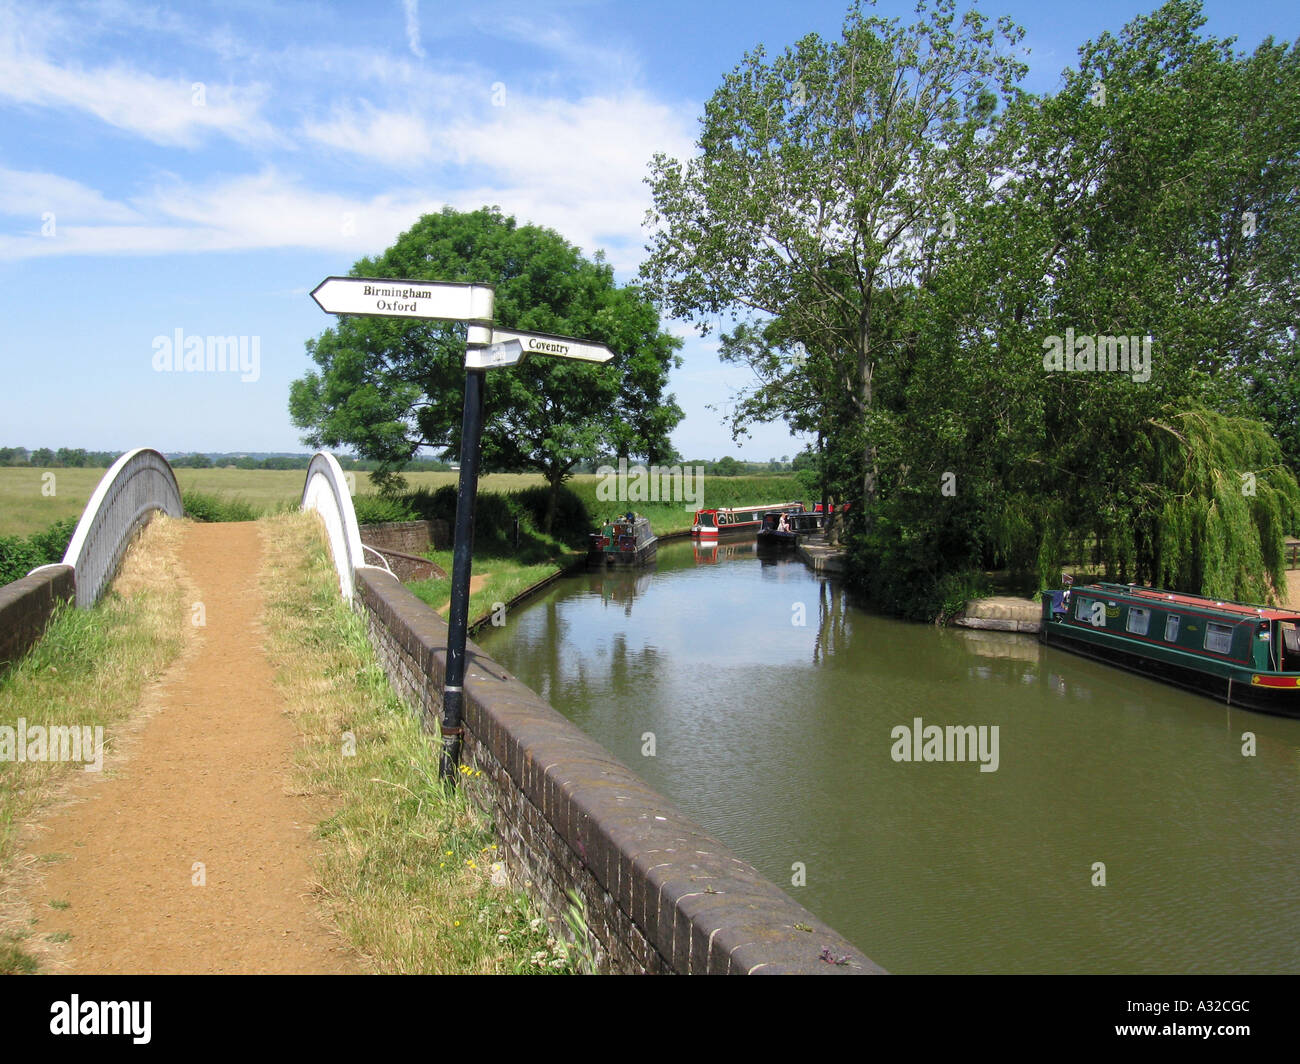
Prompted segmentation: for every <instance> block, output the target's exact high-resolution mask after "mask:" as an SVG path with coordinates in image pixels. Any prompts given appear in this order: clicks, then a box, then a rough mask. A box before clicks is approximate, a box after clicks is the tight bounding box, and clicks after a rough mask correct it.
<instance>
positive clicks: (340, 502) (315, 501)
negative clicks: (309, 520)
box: [301, 451, 386, 603]
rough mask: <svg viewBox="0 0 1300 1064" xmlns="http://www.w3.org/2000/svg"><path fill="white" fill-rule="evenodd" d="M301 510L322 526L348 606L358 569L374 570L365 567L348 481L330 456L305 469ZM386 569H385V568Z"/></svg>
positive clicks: (318, 458) (314, 460)
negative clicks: (314, 516)
mask: <svg viewBox="0 0 1300 1064" xmlns="http://www.w3.org/2000/svg"><path fill="white" fill-rule="evenodd" d="M301 508H302V509H304V510H315V511H316V512H317V513H318V514H320V516H321V521H322V522H323V523H324V525H325V534H326V536H328V537H329V544H330V554H331V555H332V556H333V558H334V568H335V570H336V571H337V572H338V574H339V591H341V592H342V594H343V597H344V598H345V599H347V600H348V602H349V603H350V602H351V601H352V595H353V593H354V591H355V590H356V580H355V575H354V574H355V572H356V570H357V569H361V568H365V569H374V568H378V566H372V565H367V564H366V560H365V551H364V548H363V547H362V544H361V529H360V528H359V527H358V525H357V512H356V509H355V508H354V507H353V505H352V494H351V492H349V491H348V481H347V477H346V476H345V475H344V473H343V469H342V467H341V466H340V465H339V463H338V459H336V458H335V457H334V456H333V455H332V454H326V453H325V452H324V451H318V452H317V453H316V454H315V455H313V456H312V460H311V464H310V465H309V466H308V467H307V482H306V484H304V485H303V489H302V507H301ZM385 568H386V567H385Z"/></svg>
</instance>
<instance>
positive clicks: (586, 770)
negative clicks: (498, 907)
mask: <svg viewBox="0 0 1300 1064" xmlns="http://www.w3.org/2000/svg"><path fill="white" fill-rule="evenodd" d="M355 605H356V607H357V608H358V609H359V610H361V611H362V613H363V615H364V616H365V618H366V622H367V629H368V631H369V633H370V637H371V641H372V643H373V644H374V646H375V648H376V650H377V652H378V655H379V658H380V661H381V662H382V663H383V665H384V668H385V671H386V672H387V673H388V675H389V678H390V679H391V680H392V682H393V685H394V688H395V689H396V690H397V691H398V692H399V693H400V694H402V696H403V697H404V698H406V700H407V701H408V702H409V703H411V704H412V705H413V706H416V707H418V709H419V711H420V713H421V715H422V717H423V720H424V723H425V727H426V729H427V730H429V731H433V730H434V729H435V728H436V723H437V721H438V719H439V718H440V715H441V708H442V707H441V698H442V685H443V676H444V670H445V667H446V639H447V626H446V623H445V622H444V621H443V620H442V618H441V617H439V616H438V615H437V614H436V613H434V611H433V610H431V609H429V607H428V606H426V605H425V604H424V603H423V602H421V601H420V600H419V599H418V598H416V597H415V595H413V594H412V593H411V592H410V591H408V590H407V589H406V588H404V587H403V586H402V585H401V584H400V583H399V582H398V581H396V580H395V579H393V577H391V576H389V575H388V574H387V573H384V572H382V571H379V570H375V569H358V570H357V595H356V599H355ZM466 665H467V668H466V677H465V713H464V726H465V736H464V754H465V760H466V761H467V762H469V763H471V764H473V765H474V766H476V767H477V768H479V769H481V770H482V771H483V777H481V778H476V779H474V780H473V781H472V782H471V781H469V780H466V781H465V786H466V787H467V789H468V790H469V793H470V794H471V795H472V796H473V797H474V798H475V800H476V801H478V802H479V803H480V805H481V806H483V807H484V808H485V810H486V811H487V813H488V814H489V815H490V816H491V817H492V818H493V821H494V825H495V827H496V831H497V835H498V837H499V839H500V840H501V842H502V845H503V850H504V854H505V859H506V861H507V863H508V864H509V866H510V868H511V871H512V873H513V874H514V875H515V877H516V878H517V879H527V880H528V882H529V883H530V884H531V889H532V891H533V893H534V895H535V896H536V897H538V899H539V900H540V901H541V902H542V904H543V905H544V906H545V908H546V909H547V910H548V911H549V912H550V913H551V914H552V915H553V916H556V917H559V916H562V915H563V913H564V912H565V911H566V909H567V908H568V907H569V904H570V901H569V892H570V891H575V892H576V893H577V894H578V896H579V897H581V898H582V899H583V900H584V902H585V905H586V911H587V915H586V921H587V926H588V929H589V932H590V934H591V936H592V938H593V939H594V940H595V945H596V959H597V964H598V967H599V968H600V969H601V970H602V971H611V972H625V973H647V974H650V973H680V974H742V975H743V974H759V973H762V974H781V973H789V974H819V975H833V974H834V975H846V974H854V975H865V974H882V973H883V969H881V968H880V967H879V965H877V964H875V963H874V962H873V961H872V960H871V959H870V958H868V957H867V956H866V955H865V954H864V953H863V952H862V951H861V950H860V949H858V948H857V947H856V946H854V945H853V944H852V943H850V942H849V941H848V940H846V939H845V938H844V937H843V936H842V935H840V934H839V933H838V932H836V931H835V930H833V929H832V928H831V927H829V926H828V925H827V924H825V923H823V922H822V921H821V920H819V919H818V918H817V917H815V916H813V914H812V913H810V912H809V911H808V910H807V909H805V908H804V907H803V906H801V905H799V904H798V903H797V902H796V901H795V900H794V899H793V898H792V897H790V895H788V894H786V893H785V892H784V891H783V890H781V889H779V888H778V887H776V886H774V885H773V884H771V883H769V882H768V881H766V880H765V879H763V877H762V876H761V875H759V873H758V872H757V870H755V869H754V868H753V867H751V866H750V865H748V864H747V863H746V862H744V861H742V860H741V859H740V858H739V857H737V856H736V855H735V854H733V853H732V852H731V851H730V850H728V849H727V848H726V847H725V846H724V845H723V844H722V843H721V842H719V841H718V840H717V839H715V838H713V837H712V836H711V835H709V834H708V833H707V832H706V831H705V830H704V829H703V828H701V827H700V826H699V825H698V824H696V823H695V822H694V821H692V820H691V819H690V818H689V817H687V816H686V815H685V814H683V813H682V812H681V811H680V810H678V809H677V808H676V807H674V806H673V805H672V804H671V803H670V802H669V801H668V800H667V799H666V798H664V797H663V796H662V795H660V794H658V793H657V792H656V791H655V790H653V789H652V788H651V787H650V786H649V784H647V783H646V782H645V781H644V780H642V779H641V778H640V777H638V776H637V775H636V774H635V773H634V772H632V771H631V769H629V768H627V766H625V765H624V764H623V763H622V762H620V761H619V760H618V759H617V758H615V757H614V755H613V754H611V753H610V752H609V751H607V750H606V749H605V748H604V747H602V746H601V745H600V744H599V743H597V742H596V741H595V740H594V739H591V738H590V737H589V736H587V735H586V734H584V733H583V732H582V731H581V730H580V729H578V728H577V727H576V726H575V725H573V724H572V723H570V722H569V721H568V720H567V719H566V718H565V717H563V716H562V715H561V714H560V713H559V712H558V711H557V710H556V709H555V708H554V707H552V706H551V705H550V704H549V703H547V702H546V701H545V700H544V699H543V698H541V696H540V695H538V694H536V693H535V692H533V691H532V690H530V689H529V688H527V687H526V686H524V685H523V684H522V683H520V682H519V681H518V680H517V679H516V678H515V677H514V676H512V675H511V674H510V673H509V672H507V671H506V669H505V668H504V667H503V666H502V665H500V664H499V663H498V662H496V661H494V660H493V659H491V658H489V657H488V656H487V655H486V654H485V653H484V652H483V651H482V650H481V649H480V648H479V647H477V646H475V645H474V644H473V643H469V644H468V646H467V663H466ZM484 783H488V786H486V787H482V788H481V789H480V785H481V784H484ZM827 958H829V959H827ZM840 961H844V962H845V963H839V962H840Z"/></svg>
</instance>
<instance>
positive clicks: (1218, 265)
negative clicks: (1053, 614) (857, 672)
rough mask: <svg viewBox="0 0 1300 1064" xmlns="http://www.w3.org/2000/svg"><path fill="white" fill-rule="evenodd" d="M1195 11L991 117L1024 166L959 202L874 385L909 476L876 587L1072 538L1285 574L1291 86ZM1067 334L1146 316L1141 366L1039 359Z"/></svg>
mask: <svg viewBox="0 0 1300 1064" xmlns="http://www.w3.org/2000/svg"><path fill="white" fill-rule="evenodd" d="M1203 21H1204V20H1203V19H1202V18H1201V16H1200V12H1199V8H1198V6H1197V5H1196V4H1194V3H1186V2H1173V3H1169V4H1166V5H1165V6H1164V7H1163V8H1161V9H1159V10H1158V11H1156V12H1154V13H1153V14H1152V15H1150V16H1145V17H1141V18H1138V19H1135V20H1134V21H1133V22H1131V23H1130V24H1129V25H1127V26H1125V27H1124V28H1123V30H1122V31H1121V32H1120V33H1119V34H1118V35H1111V34H1103V35H1102V36H1101V37H1100V38H1098V40H1097V41H1095V42H1089V43H1087V44H1086V45H1085V46H1084V47H1083V48H1082V49H1081V50H1080V57H1079V65H1078V68H1077V69H1073V70H1067V71H1066V72H1065V77H1064V84H1063V86H1062V88H1061V90H1060V91H1059V92H1057V93H1056V94H1054V95H1053V96H1051V97H1048V98H1045V99H1029V98H1024V99H1021V100H1020V101H1018V102H1016V103H1015V104H1014V105H1013V106H1012V107H1011V108H1010V109H1009V111H1008V113H1007V115H1006V116H1005V117H1004V120H1003V122H1002V123H1001V124H1000V130H999V135H1000V136H1001V137H1002V138H1003V140H1004V142H1005V143H1006V144H1007V154H1008V156H1009V157H1011V158H1013V159H1014V160H1015V165H1014V167H1013V168H1012V169H1011V170H1009V171H1008V173H1007V174H1006V175H1005V177H1004V180H1003V181H1001V182H1000V183H999V185H998V188H997V190H996V194H995V195H994V196H993V197H991V198H990V199H989V200H987V201H986V202H984V203H977V204H973V205H971V206H970V207H968V209H967V210H966V211H964V212H963V213H962V215H961V216H960V217H959V223H958V227H957V237H956V239H955V240H954V241H953V242H952V243H951V245H950V246H949V247H948V248H947V249H945V254H944V257H943V261H942V263H941V264H940V266H939V268H938V270H937V271H936V274H935V277H934V278H933V280H932V283H931V284H930V285H929V286H928V287H927V288H926V289H925V290H924V291H922V292H920V293H919V298H918V300H917V311H918V312H917V314H916V315H915V316H914V317H913V319H912V323H913V325H914V327H915V329H916V332H915V336H916V337H917V342H916V343H915V345H914V350H915V351H916V352H917V357H916V359H915V360H913V362H912V363H911V365H910V366H909V367H908V372H907V373H906V374H899V375H898V376H897V377H896V378H895V379H894V380H893V381H892V382H891V384H892V387H891V388H889V389H887V394H886V396H885V400H884V401H883V402H882V404H881V405H882V407H883V408H884V409H885V410H887V411H888V413H889V416H890V418H891V419H892V422H891V424H890V426H887V427H892V429H893V431H890V432H884V433H882V434H881V437H882V439H883V440H884V441H885V442H883V443H882V448H883V449H884V451H885V453H886V454H887V455H888V459H889V460H888V462H887V463H886V464H888V465H890V467H891V468H894V469H909V470H910V471H911V477H910V479H908V478H898V482H897V483H893V484H888V485H887V488H888V489H890V491H891V492H892V493H890V494H888V495H887V498H886V499H885V500H884V502H883V506H884V510H885V511H886V516H887V518H888V519H887V520H884V521H883V524H884V526H885V527H884V529H883V530H882V531H881V533H880V534H879V535H877V536H876V537H875V541H874V542H873V543H872V544H871V548H872V549H871V551H869V552H868V554H869V555H871V560H872V561H873V563H874V564H873V567H872V573H873V574H874V575H875V577H876V579H877V580H878V581H879V582H885V583H890V582H893V583H894V584H896V585H897V584H899V583H900V581H899V580H898V578H897V574H898V573H900V572H901V573H903V574H910V575H908V576H907V578H908V579H909V580H912V581H913V583H920V584H922V585H925V583H926V578H928V579H929V586H931V587H938V586H941V584H942V580H943V578H944V576H945V574H946V573H947V574H951V573H953V572H954V571H955V570H957V569H961V568H963V567H964V568H968V569H969V568H972V567H977V566H978V565H979V564H980V563H981V562H982V563H983V564H1010V565H1011V566H1012V567H1013V568H1018V569H1021V570H1022V571H1036V574H1037V576H1038V577H1039V578H1040V579H1043V580H1047V579H1050V578H1051V577H1052V576H1054V575H1055V572H1056V571H1058V570H1059V566H1060V565H1061V563H1062V562H1065V561H1076V560H1082V559H1084V557H1085V554H1086V555H1087V556H1088V557H1087V560H1090V561H1096V562H1099V563H1101V564H1103V565H1104V567H1105V570H1106V572H1107V573H1108V574H1109V575H1111V576H1114V577H1119V578H1122V579H1128V578H1134V579H1137V580H1140V581H1145V580H1150V581H1153V582H1155V583H1159V584H1163V585H1165V586H1173V587H1177V588H1180V589H1185V590H1191V591H1201V592H1204V593H1208V594H1216V595H1224V596H1235V597H1240V598H1249V599H1256V600H1257V599H1260V598H1264V597H1267V596H1268V595H1269V593H1270V588H1269V580H1268V578H1269V577H1271V578H1272V582H1273V583H1274V584H1277V583H1279V582H1280V580H1281V569H1280V558H1281V537H1282V534H1283V532H1285V531H1286V530H1287V529H1291V530H1294V529H1295V528H1296V524H1297V519H1298V518H1300V510H1298V509H1297V504H1298V503H1300V492H1297V488H1296V484H1295V481H1294V479H1293V477H1292V476H1291V475H1290V473H1289V472H1288V471H1287V469H1286V468H1285V465H1284V463H1283V460H1282V458H1283V451H1282V448H1281V447H1280V446H1279V442H1278V440H1277V439H1274V438H1271V437H1270V432H1269V431H1268V429H1267V428H1266V427H1265V426H1264V425H1263V424H1261V423H1260V421H1259V420H1258V418H1259V417H1260V416H1263V417H1264V419H1265V420H1266V421H1267V422H1270V423H1271V426H1272V429H1273V435H1274V436H1277V437H1279V438H1280V440H1281V443H1282V445H1283V446H1285V445H1286V444H1287V441H1288V440H1289V439H1294V438H1295V437H1294V428H1293V427H1291V426H1288V425H1287V424H1286V416H1287V412H1288V411H1289V410H1291V409H1293V407H1292V405H1291V404H1292V403H1293V402H1294V398H1293V396H1294V394H1295V386H1294V383H1293V382H1294V380H1295V377H1294V374H1293V373H1291V372H1290V370H1289V368H1290V367H1292V366H1293V365H1294V359H1295V340H1294V336H1295V333H1294V322H1295V312H1296V309H1297V308H1296V302H1295V280H1294V278H1295V274H1296V269H1295V267H1296V258H1297V244H1296V241H1295V235H1294V234H1295V231H1296V223H1297V215H1296V208H1297V203H1296V196H1295V188H1296V184H1295V176H1294V175H1295V168H1296V165H1297V159H1300V125H1297V123H1296V121H1295V116H1294V109H1293V107H1292V105H1291V102H1290V101H1292V100H1293V99H1294V97H1295V93H1296V91H1297V88H1298V87H1300V81H1298V80H1297V77H1296V71H1297V67H1296V64H1295V63H1294V62H1293V61H1292V60H1291V58H1290V56H1293V55H1294V52H1291V53H1287V51H1286V49H1281V50H1279V49H1277V48H1276V47H1275V46H1273V44H1272V42H1265V44H1264V45H1262V46H1261V47H1260V48H1259V49H1258V50H1257V51H1256V52H1255V53H1254V54H1253V55H1250V56H1242V55H1236V54H1234V53H1233V51H1232V49H1231V47H1230V42H1223V41H1217V40H1214V39H1213V38H1208V39H1207V38H1203V37H1202V36H1201V35H1200V33H1199V30H1200V27H1201V25H1202V23H1203ZM1247 89H1249V90H1250V91H1249V92H1247V91H1246V90H1247ZM1248 211H1249V214H1250V215H1251V216H1249V217H1248V216H1247V214H1248ZM1265 219H1267V225H1265ZM1067 329H1072V330H1073V331H1074V332H1075V333H1076V334H1079V335H1130V336H1132V335H1142V336H1146V335H1150V336H1151V337H1152V338H1153V345H1152V351H1151V361H1150V365H1148V366H1147V367H1146V371H1147V372H1144V373H1142V374H1134V373H1116V372H1090V373H1075V374H1071V373H1064V372H1062V373H1049V372H1045V371H1044V365H1043V361H1042V359H1043V354H1044V346H1043V344H1044V340H1045V339H1046V338H1048V337H1051V336H1057V337H1059V336H1062V335H1063V334H1065V333H1066V331H1067ZM1135 376H1141V377H1143V378H1146V379H1140V380H1139V379H1134V377H1135ZM1266 399H1267V400H1270V401H1271V405H1269V404H1267V403H1266V402H1265V400H1266ZM1288 429H1290V435H1288V434H1287V430H1288ZM945 470H947V471H954V472H955V474H956V485H957V492H956V494H955V495H953V496H951V497H949V496H944V495H942V494H941V493H940V492H939V491H938V490H936V489H937V486H938V484H939V483H940V478H941V476H942V475H943V471H945ZM963 534H966V535H963ZM884 562H887V563H888V564H882V563H884ZM896 563H897V564H896ZM892 590H893V595H892V596H891V598H892V599H900V600H901V599H902V598H903V597H904V590H903V589H902V588H901V587H895V588H893V589H892Z"/></svg>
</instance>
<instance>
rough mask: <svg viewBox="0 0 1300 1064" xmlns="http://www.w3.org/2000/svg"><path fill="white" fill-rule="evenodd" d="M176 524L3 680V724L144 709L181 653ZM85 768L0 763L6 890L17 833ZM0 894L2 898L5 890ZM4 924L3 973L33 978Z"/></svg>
mask: <svg viewBox="0 0 1300 1064" xmlns="http://www.w3.org/2000/svg"><path fill="white" fill-rule="evenodd" d="M182 527H183V526H182V525H181V523H180V522H177V521H172V520H169V519H168V518H166V517H164V516H161V515H160V516H158V517H156V518H155V519H154V520H153V521H151V522H150V523H149V525H148V526H147V527H146V528H145V529H144V531H143V532H142V533H141V534H140V536H139V538H138V539H137V540H136V542H135V543H134V544H133V545H132V546H131V548H130V549H129V550H128V552H127V554H126V557H125V558H124V559H123V562H122V566H121V569H120V570H119V572H118V576H117V578H116V580H114V582H113V585H112V588H111V590H110V591H109V593H108V594H107V595H105V596H104V597H103V598H102V599H101V600H100V602H99V603H98V604H97V605H96V606H95V607H94V608H93V609H90V610H78V609H73V608H72V607H70V606H63V607H60V608H59V609H58V610H57V611H56V613H55V615H54V617H53V618H52V619H51V621H50V625H49V628H48V629H47V630H46V633H45V636H44V638H42V639H41V640H40V641H39V642H38V643H37V644H36V645H35V646H33V647H32V649H31V650H30V651H28V653H27V654H26V655H24V656H23V657H22V658H21V659H20V660H19V661H17V662H16V663H15V664H14V665H13V666H11V667H10V668H9V669H7V670H5V671H4V672H3V673H0V725H6V726H8V727H10V728H16V726H17V723H18V720H19V719H20V718H21V719H23V720H24V721H25V722H26V726H27V728H28V729H30V728H32V727H34V726H36V725H40V726H43V727H49V726H50V725H68V726H72V725H76V726H89V727H96V726H102V727H103V728H104V742H105V745H106V746H108V745H111V744H112V743H113V742H114V733H113V727H114V725H117V724H119V723H121V722H123V721H124V720H125V719H126V718H128V717H129V716H130V715H131V713H132V711H133V710H134V709H135V708H136V707H137V706H138V705H139V703H140V696H141V692H142V691H143V689H144V686H145V684H147V683H148V682H149V681H151V680H154V679H156V678H157V677H159V676H160V675H161V674H162V672H163V670H164V669H165V668H166V667H167V666H168V665H169V664H171V662H172V661H173V660H174V659H175V657H176V656H177V655H178V654H179V653H180V651H181V648H182V645H183V643H184V632H185V595H184V589H183V587H182V586H181V585H180V584H178V583H177V581H176V572H177V549H178V546H179V543H180V536H181V529H182ZM82 770H83V766H82V765H81V764H80V763H73V762H61V761H23V762H18V761H12V760H3V761H0V885H4V886H7V885H8V884H9V883H10V882H11V881H12V880H14V879H15V878H16V877H17V874H18V873H19V871H20V870H19V869H18V867H17V863H18V857H19V855H18V852H17V851H18V846H17V843H18V835H19V830H20V829H21V827H22V826H23V824H24V823H26V822H27V821H28V820H29V819H31V818H32V817H33V816H34V815H35V814H37V813H39V812H40V811H42V810H44V809H45V808H47V807H48V806H49V805H50V804H52V802H53V801H54V800H55V799H56V798H58V797H60V796H61V795H62V793H63V791H64V789H65V788H66V786H67V784H68V783H69V782H70V777H71V776H72V775H73V774H74V773H76V772H80V771H82ZM0 893H3V892H0ZM15 919H16V918H15V917H13V915H12V914H11V913H8V912H6V913H5V914H4V916H3V918H2V919H0V974H7V973H15V972H30V971H33V970H35V968H36V962H35V960H34V959H33V958H31V957H30V956H28V955H27V954H26V953H24V952H23V950H22V941H23V939H24V938H26V937H27V935H26V932H25V930H24V927H25V924H23V923H16V922H15Z"/></svg>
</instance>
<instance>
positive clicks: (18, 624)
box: [0, 565, 77, 669]
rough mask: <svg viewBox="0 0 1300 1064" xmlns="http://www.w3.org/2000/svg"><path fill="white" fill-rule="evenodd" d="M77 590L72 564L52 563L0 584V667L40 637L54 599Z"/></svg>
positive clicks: (67, 597) (65, 599) (71, 595)
mask: <svg viewBox="0 0 1300 1064" xmlns="http://www.w3.org/2000/svg"><path fill="white" fill-rule="evenodd" d="M76 593H77V589H76V581H75V577H74V576H73V570H72V566H70V565H52V566H49V567H46V568H42V569H41V570H39V571H38V572H35V573H32V574H31V575H30V576H24V577H23V578H22V579H21V580H15V581H14V582H13V583H11V584H5V585H4V587H0V669H2V668H5V667H6V666H7V665H8V664H9V663H10V662H14V661H17V660H18V659H19V658H20V657H22V656H23V654H25V653H26V652H27V650H28V648H29V647H30V646H31V645H32V644H33V643H35V642H36V640H38V639H40V637H41V635H42V633H44V631H45V626H46V625H47V624H48V623H49V620H50V614H52V613H53V612H54V607H55V604H56V603H58V602H69V601H71V600H72V599H73V598H74V597H75V596H76Z"/></svg>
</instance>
